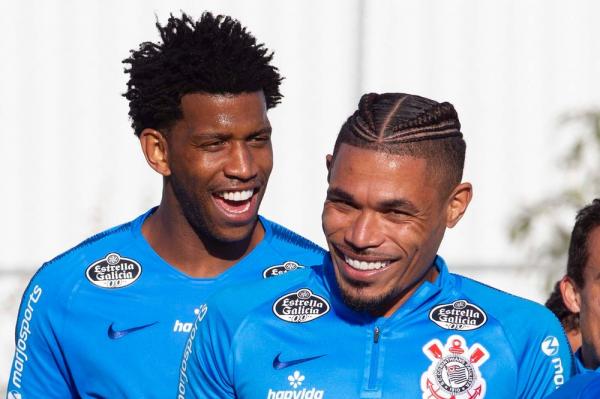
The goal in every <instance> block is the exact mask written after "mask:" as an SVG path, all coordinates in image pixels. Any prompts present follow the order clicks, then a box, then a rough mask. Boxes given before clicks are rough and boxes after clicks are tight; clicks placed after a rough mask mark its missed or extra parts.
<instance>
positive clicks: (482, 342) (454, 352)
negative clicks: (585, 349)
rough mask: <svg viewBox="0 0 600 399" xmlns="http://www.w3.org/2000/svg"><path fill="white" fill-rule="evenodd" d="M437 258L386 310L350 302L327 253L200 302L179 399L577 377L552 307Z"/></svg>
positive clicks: (442, 395)
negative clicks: (458, 271) (366, 309)
mask: <svg viewBox="0 0 600 399" xmlns="http://www.w3.org/2000/svg"><path fill="white" fill-rule="evenodd" d="M435 266H436V267H437V269H438V270H439V276H438V277H437V278H436V280H435V281H434V282H432V283H430V282H425V283H423V284H422V285H421V286H420V287H419V288H418V289H417V290H416V291H415V292H414V294H412V296H411V297H410V298H409V299H408V301H407V302H405V303H404V304H403V305H402V306H401V307H400V308H399V309H398V310H397V311H396V312H395V313H394V314H393V315H392V316H390V317H387V318H386V317H380V318H374V317H372V316H369V315H367V314H362V313H357V312H354V311H352V310H350V309H349V308H347V307H346V305H345V304H344V303H343V302H342V300H341V299H340V295H339V292H338V289H337V285H336V283H335V277H334V276H333V270H332V268H333V266H332V265H331V263H330V261H329V260H327V261H326V262H325V264H324V265H323V266H320V267H315V268H311V269H308V270H302V271H300V272H297V273H291V274H288V275H286V276H283V277H281V278H278V279H270V280H268V281H262V282H259V283H252V284H250V285H248V286H246V287H240V288H236V289H227V290H224V291H221V292H220V293H218V294H216V295H215V296H213V297H212V298H211V299H209V301H208V302H207V304H206V305H204V306H203V307H201V308H200V314H199V318H198V321H197V322H196V323H195V325H194V328H193V329H192V332H191V334H190V342H189V344H188V345H186V351H185V352H184V357H183V361H182V364H181V374H182V380H184V381H185V382H186V383H185V384H183V385H180V386H179V398H211V399H215V398H241V399H323V398H329V399H339V398H372V399H374V398H384V399H387V398H390V399H392V398H393V399H399V398H410V399H415V398H424V399H475V398H487V399H496V398H505V399H516V398H523V399H536V398H544V397H545V396H546V395H548V394H549V393H551V392H553V391H554V390H555V389H556V388H557V387H559V386H560V385H561V384H563V383H564V382H565V381H566V380H567V379H568V378H569V377H570V375H571V372H572V356H571V353H570V350H569V346H568V344H567V341H566V337H565V335H564V332H563V330H562V328H561V326H560V324H559V323H558V321H557V320H556V318H555V317H554V315H553V314H552V313H550V312H549V311H548V310H547V309H545V308H544V307H543V306H541V305H538V304H536V303H533V302H530V301H527V300H524V299H521V298H518V297H515V296H513V295H509V294H506V293H504V292H501V291H498V290H496V289H493V288H490V287H488V286H486V285H483V284H481V283H478V282H476V281H473V280H471V279H468V278H465V277H461V276H458V275H454V274H451V273H449V272H448V270H447V268H446V265H445V263H444V261H443V260H442V259H441V258H439V257H438V258H437V259H436V265H435Z"/></svg>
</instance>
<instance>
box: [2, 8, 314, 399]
mask: <svg viewBox="0 0 600 399" xmlns="http://www.w3.org/2000/svg"><path fill="white" fill-rule="evenodd" d="M156 26H157V28H158V31H159V33H160V38H161V40H160V41H159V42H157V43H153V42H145V43H142V44H141V45H140V47H139V49H138V50H135V51H131V54H130V56H129V58H127V59H126V60H124V61H123V62H124V63H125V64H126V65H127V68H126V72H127V73H128V74H129V77H130V79H129V82H128V84H127V92H126V93H125V94H124V96H125V97H126V98H127V100H128V101H129V106H130V111H129V116H130V117H131V121H132V127H133V130H134V132H135V134H136V136H138V137H139V139H140V143H141V148H142V152H143V154H144V156H145V158H146V160H147V162H148V164H149V165H150V167H151V168H152V169H153V170H154V171H156V172H157V173H158V174H160V175H161V176H162V181H163V188H162V199H161V201H160V204H159V205H158V206H157V207H156V208H153V209H150V210H149V211H148V212H146V213H144V214H143V215H141V216H139V217H138V218H136V219H135V220H133V221H131V222H129V223H125V224H123V225H120V226H117V227H114V228H112V229H110V230H107V231H105V232H102V233H100V234H97V235H95V236H93V237H91V238H89V239H88V240H86V241H84V242H82V243H81V244H80V245H78V246H76V247H75V248H73V249H71V250H69V251H67V252H65V253H64V254H62V255H59V256H58V257H56V258H55V259H53V260H51V261H49V262H47V263H46V264H44V265H43V266H42V267H41V268H40V269H39V270H38V272H37V273H36V274H35V276H34V277H33V278H32V280H31V282H30V284H29V286H28V287H27V289H26V291H25V293H24V295H23V299H22V303H21V308H20V311H19V317H18V320H17V325H16V337H15V346H16V350H15V357H14V361H13V367H12V370H11V374H10V377H9V386H8V392H9V397H15V398H20V397H23V398H42V397H43V398H70V397H73V398H75V397H77V398H79V397H83V398H124V397H127V398H167V397H173V396H174V395H175V391H174V387H175V386H176V385H177V383H178V382H179V380H180V378H182V375H183V374H180V371H179V367H178V365H179V363H180V359H181V354H182V353H183V352H184V348H185V346H186V341H187V336H188V333H189V332H190V330H191V329H192V326H193V323H194V320H195V318H196V317H197V315H198V314H199V313H200V310H199V309H198V308H199V305H200V304H201V303H202V302H203V301H204V300H205V297H206V296H207V295H209V294H210V293H212V292H214V291H215V290H218V289H220V288H221V287H223V286H224V285H229V284H231V283H244V282H247V281H251V280H257V279H262V278H266V277H271V276H275V275H278V274H284V273H286V272H288V271H291V270H294V269H298V268H302V267H303V265H310V264H315V263H320V262H321V261H322V258H323V250H322V249H321V248H319V247H318V246H316V245H315V244H313V243H311V242H310V241H308V240H306V239H304V238H302V237H300V236H298V235H296V234H294V233H293V232H291V231H289V230H287V229H285V228H283V227H281V226H279V225H277V224H275V223H273V222H271V221H269V220H267V219H264V218H262V217H259V216H258V208H259V205H260V202H261V200H262V198H263V195H264V193H265V189H266V186H267V181H268V179H269V175H270V172H271V168H272V164H273V156H272V148H271V125H270V123H269V119H268V117H267V110H268V109H270V108H272V107H274V106H276V105H277V104H278V103H279V102H280V100H281V98H282V96H281V93H280V92H279V85H280V82H281V77H280V75H279V73H278V70H277V68H275V67H274V66H272V65H271V60H272V57H273V54H272V53H270V52H269V51H268V50H267V49H266V48H265V47H264V46H263V45H262V44H258V43H257V42H256V39H255V38H254V37H253V36H252V35H251V34H250V33H249V32H248V31H247V30H246V28H244V27H243V26H242V25H241V24H240V23H239V22H238V21H236V20H234V19H232V18H230V17H226V16H216V17H215V16H213V15H212V14H210V13H208V12H207V13H204V14H203V15H202V17H201V18H200V20H198V21H195V20H193V19H192V18H190V17H189V16H188V15H186V14H183V15H182V16H181V17H180V18H178V17H174V16H173V15H171V17H170V18H169V20H168V22H167V24H166V25H164V26H162V25H161V24H160V23H158V22H157V24H156ZM190 345H191V344H190ZM183 376H184V375H183ZM11 395H12V396H11Z"/></svg>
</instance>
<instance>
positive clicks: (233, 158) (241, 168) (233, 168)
mask: <svg viewBox="0 0 600 399" xmlns="http://www.w3.org/2000/svg"><path fill="white" fill-rule="evenodd" d="M223 172H224V173H225V176H226V177H228V178H230V179H236V180H242V181H248V180H252V179H253V178H254V177H256V174H257V168H256V163H255V162H254V156H253V155H252V153H251V152H250V150H249V148H248V145H247V144H246V143H245V142H239V141H234V142H232V146H231V151H230V152H229V154H228V158H227V161H226V163H225V167H224V168H223Z"/></svg>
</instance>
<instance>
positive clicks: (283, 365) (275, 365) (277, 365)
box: [273, 353, 325, 370]
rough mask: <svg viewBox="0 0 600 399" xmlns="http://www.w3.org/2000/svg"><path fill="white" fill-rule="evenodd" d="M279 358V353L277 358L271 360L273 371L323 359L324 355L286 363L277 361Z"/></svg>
mask: <svg viewBox="0 0 600 399" xmlns="http://www.w3.org/2000/svg"><path fill="white" fill-rule="evenodd" d="M280 356H281V353H279V354H278V355H277V356H275V359H273V368H274V369H275V370H281V369H284V368H286V367H291V366H295V365H296V364H300V363H304V362H308V361H311V360H315V359H318V358H320V357H323V356H325V355H319V356H313V357H305V358H303V359H296V360H290V361H287V362H283V361H281V360H280V359H279V357H280Z"/></svg>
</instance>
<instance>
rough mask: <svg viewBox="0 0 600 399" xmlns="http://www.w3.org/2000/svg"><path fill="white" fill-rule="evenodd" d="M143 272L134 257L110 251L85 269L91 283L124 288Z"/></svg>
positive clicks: (104, 286)
mask: <svg viewBox="0 0 600 399" xmlns="http://www.w3.org/2000/svg"><path fill="white" fill-rule="evenodd" d="M141 274H142V267H141V266H140V264H139V263H137V262H136V261H135V260H133V259H129V258H124V257H122V256H120V255H119V254H117V253H110V254H108V255H106V257H105V258H104V259H100V260H98V261H96V262H94V263H92V264H91V265H90V266H88V268H87V270H86V271H85V277H87V279H88V280H89V282H90V283H92V284H94V285H95V286H97V287H102V288H123V287H127V286H128V285H131V284H133V283H135V281H136V280H137V279H138V278H140V275H141Z"/></svg>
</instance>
